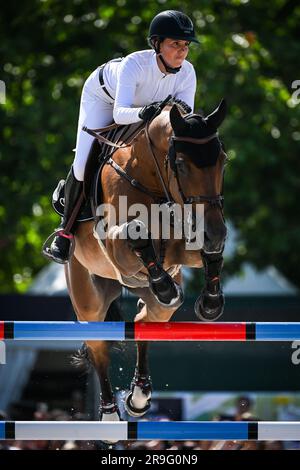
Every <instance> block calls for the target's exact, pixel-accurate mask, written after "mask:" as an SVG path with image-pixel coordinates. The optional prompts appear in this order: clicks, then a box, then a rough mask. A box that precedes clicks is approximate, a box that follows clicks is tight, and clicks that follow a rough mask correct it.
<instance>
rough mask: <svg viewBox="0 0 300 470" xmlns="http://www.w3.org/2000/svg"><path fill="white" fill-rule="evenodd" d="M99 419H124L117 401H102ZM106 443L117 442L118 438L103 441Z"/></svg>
mask: <svg viewBox="0 0 300 470" xmlns="http://www.w3.org/2000/svg"><path fill="white" fill-rule="evenodd" d="M99 421H101V422H103V421H122V418H121V413H120V410H119V407H118V405H117V404H116V403H115V402H104V401H103V400H101V401H100V406H99ZM102 442H104V443H105V444H108V445H110V444H116V443H117V442H118V440H113V439H112V440H109V441H102Z"/></svg>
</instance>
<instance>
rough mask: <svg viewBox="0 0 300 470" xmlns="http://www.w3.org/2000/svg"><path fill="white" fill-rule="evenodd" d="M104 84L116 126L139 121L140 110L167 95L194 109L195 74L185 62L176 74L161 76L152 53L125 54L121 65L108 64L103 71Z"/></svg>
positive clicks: (119, 62) (191, 66) (117, 62)
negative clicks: (111, 99)
mask: <svg viewBox="0 0 300 470" xmlns="http://www.w3.org/2000/svg"><path fill="white" fill-rule="evenodd" d="M103 79H104V84H105V87H106V88H107V90H108V92H109V93H110V95H111V96H112V97H113V98H114V100H115V101H114V110H113V118H114V121H115V122H116V123H117V124H131V123H134V122H138V121H141V119H140V118H139V117H138V114H139V112H140V110H141V108H142V107H143V106H145V105H147V104H150V103H153V102H154V101H162V100H164V99H165V98H166V97H167V96H168V95H172V96H173V97H174V98H178V99H180V100H182V101H184V102H185V103H187V104H188V105H189V106H190V107H191V108H192V110H193V109H194V99H195V92H196V74H195V70H194V67H193V65H192V64H191V63H190V62H188V61H187V60H185V61H184V62H183V64H182V67H181V69H180V71H179V72H177V73H176V74H164V73H163V72H161V70H160V69H159V67H158V64H157V60H156V54H155V52H154V51H153V50H150V49H149V50H145V51H138V52H133V53H132V54H129V55H128V56H127V57H125V58H124V59H122V60H121V61H111V62H108V63H107V64H106V65H105V68H104V76H103Z"/></svg>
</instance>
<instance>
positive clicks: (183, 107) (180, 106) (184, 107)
mask: <svg viewBox="0 0 300 470" xmlns="http://www.w3.org/2000/svg"><path fill="white" fill-rule="evenodd" d="M173 104H176V105H177V107H178V109H179V111H180V112H181V113H182V114H190V113H191V112H192V109H191V107H190V106H189V105H188V104H187V103H185V101H182V100H180V99H179V98H173V97H172V98H171V99H170V101H169V102H168V104H167V106H173Z"/></svg>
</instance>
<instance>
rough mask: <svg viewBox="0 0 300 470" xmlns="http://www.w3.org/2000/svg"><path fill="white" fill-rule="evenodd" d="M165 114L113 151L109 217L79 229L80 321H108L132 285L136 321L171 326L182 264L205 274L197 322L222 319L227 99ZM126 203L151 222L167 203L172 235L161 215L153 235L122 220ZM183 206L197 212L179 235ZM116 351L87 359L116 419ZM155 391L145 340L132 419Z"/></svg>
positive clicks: (72, 289)
mask: <svg viewBox="0 0 300 470" xmlns="http://www.w3.org/2000/svg"><path fill="white" fill-rule="evenodd" d="M164 104H165V103H164ZM162 108H163V109H162V110H161V112H160V114H159V115H157V116H155V117H154V119H153V120H152V121H151V122H150V123H148V124H147V125H146V127H145V128H144V129H143V131H142V132H139V133H138V136H137V137H136V138H135V139H134V140H133V141H132V142H131V144H130V145H119V146H116V148H115V149H114V150H115V151H114V153H113V155H112V157H111V158H110V160H109V162H106V163H109V164H105V165H104V166H103V169H102V172H101V176H100V180H99V181H98V184H99V185H101V192H102V206H103V205H104V207H105V210H103V211H102V212H101V216H99V217H98V219H97V224H95V221H88V222H82V223H80V224H79V225H78V228H77V230H76V234H75V249H74V253H73V256H72V257H71V259H70V261H69V263H68V264H67V265H65V275H66V280H67V286H68V291H69V295H70V298H71V301H72V304H73V307H74V310H75V313H76V315H77V319H78V320H79V321H88V322H93V321H97V322H99V321H104V320H105V319H106V316H107V312H108V311H109V308H110V306H111V304H112V303H113V302H114V301H115V300H116V299H117V298H118V297H119V296H120V294H121V290H122V288H123V287H124V286H125V287H126V288H127V289H128V290H129V291H130V292H132V293H134V294H135V295H137V296H138V297H139V301H138V308H137V313H136V316H135V320H134V321H136V322H168V321H169V320H170V319H171V317H172V315H173V314H174V312H175V311H176V310H177V309H178V308H179V306H180V305H181V304H182V302H183V292H182V287H181V285H182V274H181V269H182V266H188V267H193V268H204V273H205V285H204V287H203V290H202V291H201V294H200V296H199V297H198V299H197V301H196V303H195V313H196V315H197V317H198V318H199V319H200V320H204V321H215V320H216V319H217V318H219V317H220V315H222V312H223V309H224V295H223V292H222V288H221V284H220V274H221V270H222V266H223V256H222V253H223V249H224V244H225V239H226V225H225V219H224V214H223V196H222V191H223V178H224V167H225V162H226V159H227V156H226V153H225V151H224V148H223V145H222V143H221V141H220V140H219V137H218V128H219V126H220V125H221V124H222V122H223V120H224V118H225V115H226V102H225V101H224V100H222V101H221V102H220V104H219V106H218V107H217V108H216V109H215V110H214V111H213V112H212V113H211V114H209V115H208V116H206V117H205V116H201V115H200V114H192V113H187V112H186V111H185V110H184V108H183V107H182V106H180V105H179V104H176V102H174V101H171V102H169V103H168V104H167V105H166V106H162ZM124 196H126V201H127V203H128V207H129V208H130V207H131V208H132V207H133V205H134V204H136V203H137V201H138V203H139V207H140V205H142V207H143V208H146V210H147V211H148V213H147V216H146V219H147V218H148V222H149V220H150V216H149V214H150V213H151V207H152V206H153V203H157V204H158V205H159V207H160V206H161V205H163V206H164V208H165V209H166V211H167V212H166V213H167V214H168V215H170V220H171V221H172V220H173V224H171V225H172V226H171V231H170V237H169V238H168V239H166V238H163V237H162V236H161V229H162V228H161V225H162V223H161V219H160V221H159V217H157V218H156V219H155V223H156V226H155V227H154V228H153V227H152V226H151V229H149V226H150V225H148V226H147V220H145V218H143V219H142V217H141V216H140V215H141V214H140V213H139V216H137V215H136V213H135V214H133V213H130V211H128V213H127V215H126V217H125V218H124V214H123V215H122V217H121V216H120V215H119V213H120V212H121V211H120V209H121V207H120V206H121V205H122V201H121V197H124ZM120 201H121V202H120ZM185 205H189V207H190V208H191V210H190V212H189V214H190V216H189V220H188V222H187V223H186V224H185V225H187V227H188V230H187V232H188V234H183V235H182V236H181V238H180V237H179V238H178V237H177V238H176V237H175V236H174V230H175V228H176V227H177V228H178V225H179V226H180V227H182V225H184V222H183V221H182V220H181V221H179V222H178V218H176V217H177V216H176V211H174V207H175V206H176V207H177V208H178V207H179V208H183V207H184V206H185ZM198 206H200V208H202V211H203V212H202V214H203V213H204V223H203V225H202V226H203V237H202V245H201V246H200V247H199V248H197V249H195V248H193V249H189V247H190V246H191V245H189V243H190V244H191V243H192V237H191V228H193V227H195V226H196V218H197V217H196V215H197V214H196V212H197V207H198ZM118 211H119V212H118ZM116 212H117V213H118V214H117V215H116ZM97 214H98V210H97ZM98 215H99V214H98ZM201 220H202V219H201ZM176 221H177V222H178V223H177V225H176ZM202 221H203V220H202ZM154 225H155V224H154ZM99 227H100V228H99ZM157 228H158V235H156V237H155V236H154V232H155V230H156V231H157ZM100 229H101V230H100ZM99 233H100V234H99ZM103 233H105V235H106V236H105V237H104V235H103ZM109 348H110V346H109V344H108V343H107V342H105V341H86V342H85V343H84V347H83V349H82V350H81V358H86V359H88V361H89V362H90V363H91V364H92V365H93V367H94V368H95V370H96V373H97V375H98V378H99V381H100V387H101V396H100V414H99V419H100V420H101V421H118V420H121V415H120V410H119V408H118V405H117V402H116V399H115V396H114V393H113V390H112V386H111V383H110V378H109V373H108V367H109V361H110V359H109V356H110V351H109ZM151 393H152V384H151V377H150V371H149V366H148V344H147V342H144V341H141V342H137V359H136V368H135V373H134V377H133V379H132V382H131V386H130V389H129V391H128V393H127V395H126V398H125V409H126V411H127V412H128V413H129V414H130V415H131V416H134V417H141V416H143V415H144V414H145V413H146V412H147V411H148V410H149V408H150V406H151Z"/></svg>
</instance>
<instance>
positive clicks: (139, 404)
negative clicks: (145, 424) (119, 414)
mask: <svg viewBox="0 0 300 470" xmlns="http://www.w3.org/2000/svg"><path fill="white" fill-rule="evenodd" d="M130 387H131V388H130V390H129V392H128V393H127V395H126V397H125V400H124V407H125V410H126V411H127V413H128V414H129V415H130V416H133V417H134V418H140V417H141V416H144V414H145V413H147V411H148V410H149V408H150V406H151V395H152V382H151V377H150V375H148V374H145V375H140V374H139V372H138V371H137V369H135V371H134V376H133V379H132V382H131V386H130Z"/></svg>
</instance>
